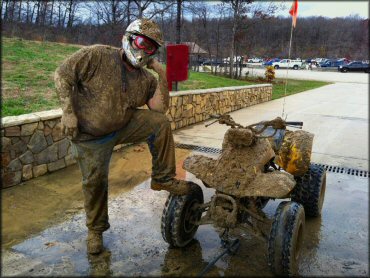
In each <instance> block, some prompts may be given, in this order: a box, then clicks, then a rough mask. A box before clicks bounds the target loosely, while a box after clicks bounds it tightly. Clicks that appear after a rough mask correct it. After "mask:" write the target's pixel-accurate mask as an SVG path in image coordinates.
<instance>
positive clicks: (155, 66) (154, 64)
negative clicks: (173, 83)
mask: <svg viewBox="0 0 370 278" xmlns="http://www.w3.org/2000/svg"><path fill="white" fill-rule="evenodd" d="M146 67H147V68H148V69H152V70H154V71H155V72H156V73H159V71H161V72H162V71H163V67H162V65H161V63H159V62H158V60H157V59H155V58H152V59H150V60H149V62H148V63H147V65H146Z"/></svg>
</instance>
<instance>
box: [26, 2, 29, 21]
mask: <svg viewBox="0 0 370 278" xmlns="http://www.w3.org/2000/svg"><path fill="white" fill-rule="evenodd" d="M29 22H30V0H27V12H26V23H29Z"/></svg>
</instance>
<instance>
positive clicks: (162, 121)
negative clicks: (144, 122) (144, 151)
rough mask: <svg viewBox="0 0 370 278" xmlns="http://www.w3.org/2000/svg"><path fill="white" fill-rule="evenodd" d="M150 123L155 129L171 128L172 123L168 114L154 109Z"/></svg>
mask: <svg viewBox="0 0 370 278" xmlns="http://www.w3.org/2000/svg"><path fill="white" fill-rule="evenodd" d="M149 125H150V126H151V127H152V128H153V129H154V130H163V129H170V128H171V123H170V121H169V120H168V118H167V116H166V115H164V114H162V113H159V112H154V111H152V114H151V117H150V118H149Z"/></svg>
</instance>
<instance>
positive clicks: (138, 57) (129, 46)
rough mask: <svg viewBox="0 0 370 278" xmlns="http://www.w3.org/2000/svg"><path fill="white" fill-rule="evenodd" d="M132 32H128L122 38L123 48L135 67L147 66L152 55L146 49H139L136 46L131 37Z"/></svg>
mask: <svg viewBox="0 0 370 278" xmlns="http://www.w3.org/2000/svg"><path fill="white" fill-rule="evenodd" d="M129 36H130V34H126V35H125V36H123V38H122V48H123V50H124V51H125V54H126V57H127V60H128V61H129V62H130V64H131V65H133V66H134V67H135V68H141V67H143V66H145V65H146V64H147V63H148V61H149V59H150V56H151V55H149V54H148V53H146V51H145V50H144V49H139V48H138V47H136V46H135V45H134V44H133V43H132V42H131V39H130V37H129Z"/></svg>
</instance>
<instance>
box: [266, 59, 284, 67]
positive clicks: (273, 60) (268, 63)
mask: <svg viewBox="0 0 370 278" xmlns="http://www.w3.org/2000/svg"><path fill="white" fill-rule="evenodd" d="M280 60H281V59H279V58H273V59H270V60H268V61H266V62H264V63H263V65H264V66H272V63H274V62H279V61H280Z"/></svg>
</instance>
